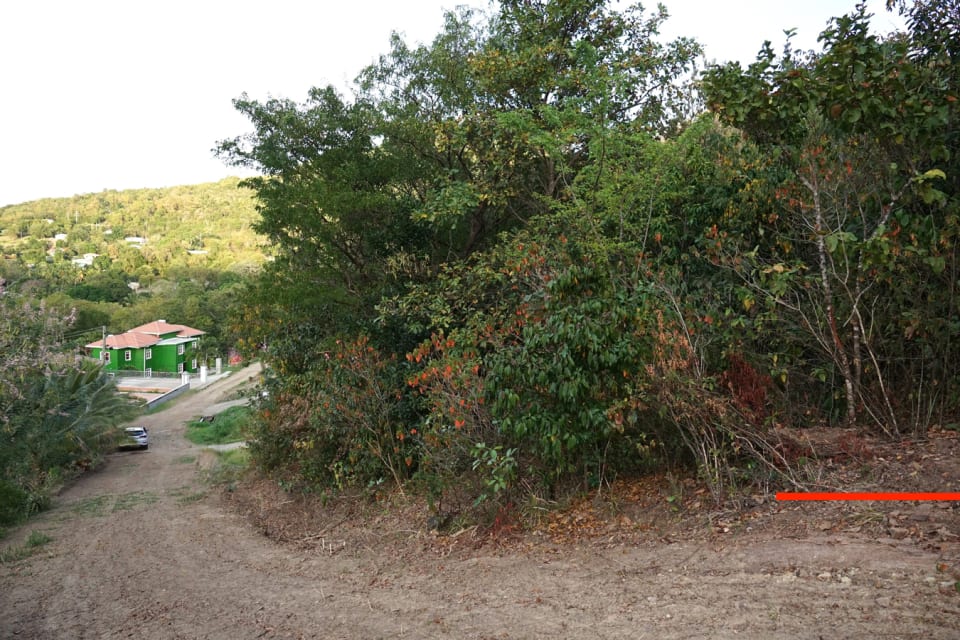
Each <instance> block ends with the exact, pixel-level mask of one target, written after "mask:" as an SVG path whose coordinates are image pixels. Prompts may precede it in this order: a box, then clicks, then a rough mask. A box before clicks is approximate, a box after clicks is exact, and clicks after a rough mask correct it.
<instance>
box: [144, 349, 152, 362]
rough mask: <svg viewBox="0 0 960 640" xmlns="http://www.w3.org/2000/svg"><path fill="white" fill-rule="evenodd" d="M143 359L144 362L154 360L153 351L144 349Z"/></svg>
mask: <svg viewBox="0 0 960 640" xmlns="http://www.w3.org/2000/svg"><path fill="white" fill-rule="evenodd" d="M143 359H144V360H153V349H144V350H143Z"/></svg>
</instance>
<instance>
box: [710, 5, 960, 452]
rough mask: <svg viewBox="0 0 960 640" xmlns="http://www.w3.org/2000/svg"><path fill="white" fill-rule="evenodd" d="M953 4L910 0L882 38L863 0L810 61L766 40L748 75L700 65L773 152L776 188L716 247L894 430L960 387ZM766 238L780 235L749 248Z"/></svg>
mask: <svg viewBox="0 0 960 640" xmlns="http://www.w3.org/2000/svg"><path fill="white" fill-rule="evenodd" d="M944 7H945V8H946V9H945V11H946V13H944V11H943V10H942V9H943V8H944ZM950 11H952V12H954V14H955V12H956V3H945V4H944V5H943V7H941V6H940V5H938V6H937V7H934V6H933V5H932V4H929V3H925V2H919V3H916V4H915V5H913V6H912V9H911V12H912V13H911V16H912V18H911V29H912V30H911V31H910V32H909V33H906V34H895V35H893V36H891V37H889V38H887V39H881V38H880V37H878V36H876V35H873V34H872V33H871V32H870V28H869V26H870V20H869V18H870V16H869V15H868V14H867V13H866V10H865V8H864V6H863V5H858V7H857V8H856V10H855V11H854V12H853V13H851V14H850V15H846V16H842V17H839V18H836V19H835V20H834V21H833V22H832V23H831V25H830V26H829V28H828V29H827V30H826V31H824V32H823V34H821V41H822V42H823V43H824V51H823V53H822V54H820V55H818V56H816V57H815V58H813V59H812V60H806V59H804V58H802V57H799V56H797V55H796V54H795V53H794V52H792V51H791V50H790V49H789V48H787V50H786V51H785V53H784V56H783V57H782V58H781V59H779V60H777V59H776V56H775V55H774V53H773V52H772V51H771V50H770V48H769V46H766V47H765V48H764V49H763V50H762V51H761V53H760V55H759V56H758V59H757V61H756V62H755V63H754V64H752V65H751V66H750V67H749V68H748V69H746V70H743V69H741V68H740V67H739V66H738V65H726V66H721V67H714V68H712V69H710V70H708V72H707V73H706V74H705V76H704V87H705V91H706V94H707V101H708V104H709V105H710V108H711V109H712V110H713V111H714V112H715V113H717V114H719V115H720V117H721V118H723V119H724V120H725V121H727V122H729V123H731V124H733V125H734V126H736V127H738V128H740V129H741V130H742V131H743V132H744V133H745V134H746V135H747V136H748V137H749V139H750V141H751V142H753V143H755V144H756V145H758V147H759V149H760V150H761V151H762V152H763V153H765V154H768V158H769V164H768V166H769V170H768V172H767V179H766V184H767V186H768V191H767V193H768V195H769V196H771V197H769V198H768V199H767V200H765V201H755V202H754V203H752V204H750V205H749V206H748V207H745V208H742V209H740V210H739V211H737V212H736V214H737V216H739V217H741V218H742V219H746V220H750V219H752V220H754V221H756V222H755V224H754V225H753V231H752V232H751V233H750V234H749V236H748V237H746V238H743V241H742V242H740V243H737V242H734V241H732V240H731V241H728V242H727V245H728V247H727V248H728V249H731V251H728V252H727V253H726V255H727V256H728V258H727V263H728V264H733V261H734V260H736V261H737V263H736V264H735V265H734V266H735V267H736V269H737V270H738V271H739V272H740V273H741V274H742V275H744V277H745V282H746V283H747V284H748V285H749V286H750V287H751V288H752V289H753V290H754V291H755V293H757V294H758V295H762V296H763V298H764V299H765V300H767V301H769V302H770V304H772V305H773V306H774V307H776V308H777V309H778V310H779V313H781V314H782V316H783V317H784V318H785V319H787V321H788V322H789V323H790V324H792V325H793V326H794V327H797V328H798V329H800V330H801V331H802V332H803V333H805V334H806V336H807V338H808V339H809V338H810V337H812V338H813V343H814V344H816V345H817V346H818V347H819V349H820V352H821V354H823V355H824V356H826V358H825V360H824V359H822V360H820V363H819V364H818V365H815V369H816V370H817V371H818V372H819V373H818V374H817V375H820V376H821V377H822V378H824V379H826V378H828V377H830V376H832V375H834V372H835V375H836V377H837V379H838V380H839V381H840V385H841V387H842V389H843V391H842V398H843V400H844V405H845V407H844V412H845V415H846V418H847V420H848V421H850V422H855V421H856V420H858V418H859V417H860V414H861V413H863V414H864V415H865V416H867V417H868V418H869V419H870V420H871V421H872V422H873V423H874V424H875V425H877V426H878V427H879V428H880V429H882V430H883V431H885V432H887V433H888V434H891V435H895V434H899V433H901V432H903V431H905V430H906V429H907V428H908V426H909V425H912V427H913V428H915V429H919V430H922V429H923V428H925V426H926V425H927V424H929V421H930V420H931V419H932V418H933V417H934V416H936V415H942V411H944V410H946V408H948V406H950V405H951V404H953V403H954V398H955V395H956V392H955V390H956V385H957V374H958V370H957V368H956V366H955V365H954V363H953V360H954V359H955V358H954V357H953V355H952V354H953V353H954V349H955V345H954V343H955V341H956V327H957V326H958V324H957V307H956V302H955V299H956V278H955V277H953V274H955V273H956V269H957V266H958V265H957V263H956V258H957V238H958V231H960V229H958V226H957V225H958V216H957V213H958V201H957V194H958V192H957V184H958V183H957V176H958V174H960V167H958V166H957V164H956V158H957V157H958V156H957V152H958V151H960V149H958V142H957V140H958V136H957V126H958V125H957V122H958V119H957V86H958V85H957V79H958V75H957V64H956V59H955V56H954V55H953V54H954V53H955V52H953V53H952V49H955V47H953V46H952V45H951V44H949V43H948V42H947V41H946V40H943V38H944V37H946V36H947V35H948V32H947V31H944V28H946V27H945V22H944V20H943V16H944V15H951V14H950ZM947 22H948V21H947ZM931 25H939V26H931ZM953 28H954V29H955V27H953ZM745 204H747V203H745ZM756 205H759V206H760V207H763V208H762V209H759V210H758V209H755V208H753V207H754V206H756ZM763 235H766V236H768V237H769V236H771V235H773V236H775V237H776V239H777V240H776V242H775V243H772V244H771V243H766V244H754V245H752V244H748V243H752V242H753V239H755V238H757V237H758V236H763ZM797 339H798V340H803V339H804V338H802V337H801V336H800V335H799V334H798V335H797ZM933 345H937V347H933ZM917 380H920V381H921V383H920V384H919V385H917V383H916V381H917Z"/></svg>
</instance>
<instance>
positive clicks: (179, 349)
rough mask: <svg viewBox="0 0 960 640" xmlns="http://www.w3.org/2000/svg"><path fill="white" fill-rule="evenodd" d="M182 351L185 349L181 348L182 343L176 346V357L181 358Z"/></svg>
mask: <svg viewBox="0 0 960 640" xmlns="http://www.w3.org/2000/svg"><path fill="white" fill-rule="evenodd" d="M184 351H185V349H184V348H183V344H182V343H181V344H178V345H177V355H178V356H182V355H183V352H184Z"/></svg>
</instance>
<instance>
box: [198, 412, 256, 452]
mask: <svg viewBox="0 0 960 640" xmlns="http://www.w3.org/2000/svg"><path fill="white" fill-rule="evenodd" d="M252 420H253V409H251V408H250V407H247V406H239V407H230V408H229V409H227V410H226V411H224V412H222V413H220V414H218V415H216V416H210V420H209V421H207V420H194V421H193V422H190V423H188V424H187V432H186V438H187V440H189V441H190V442H192V443H193V444H228V443H230V442H239V441H241V440H245V439H246V433H247V428H248V426H249V425H250V423H251V421H252Z"/></svg>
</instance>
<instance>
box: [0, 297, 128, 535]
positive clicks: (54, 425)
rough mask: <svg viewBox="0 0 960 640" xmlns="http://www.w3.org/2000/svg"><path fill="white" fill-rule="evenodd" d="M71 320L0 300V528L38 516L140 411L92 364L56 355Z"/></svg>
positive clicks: (41, 308) (64, 354) (110, 447)
mask: <svg viewBox="0 0 960 640" xmlns="http://www.w3.org/2000/svg"><path fill="white" fill-rule="evenodd" d="M72 320H73V318H72V317H70V316H68V317H63V316H61V315H59V314H57V313H55V312H53V311H51V310H49V309H47V308H46V307H45V306H43V305H42V304H41V305H39V306H33V305H32V304H30V303H29V302H24V301H22V300H20V299H19V298H18V297H16V296H13V295H7V296H3V297H0V527H7V526H11V525H13V524H16V523H18V522H20V521H22V520H23V519H24V518H26V517H27V516H29V515H31V514H33V513H35V512H37V511H40V510H42V509H45V508H46V507H47V506H48V505H49V503H50V500H51V497H52V496H53V495H54V494H55V493H56V491H58V490H59V489H60V487H61V486H63V484H64V483H66V482H68V481H70V480H71V479H73V478H74V477H75V476H76V475H78V474H80V473H82V472H83V471H86V470H88V469H90V468H93V467H94V466H96V465H97V464H98V463H99V462H100V460H101V459H102V458H103V456H104V455H105V454H106V453H107V452H109V451H112V450H113V449H114V448H115V447H116V445H117V442H118V441H119V437H120V433H119V430H118V428H117V427H118V426H119V425H120V424H122V423H123V422H125V421H127V420H130V419H132V418H133V417H135V416H136V415H139V412H140V410H141V403H139V402H136V401H132V400H131V399H130V398H128V397H127V396H125V395H122V394H120V393H118V392H117V391H116V387H115V385H114V383H113V381H112V379H110V378H108V377H107V376H106V375H104V374H103V372H102V371H101V369H100V367H99V366H98V365H97V364H96V363H93V362H90V361H87V360H85V359H83V358H80V357H78V356H76V355H75V354H73V353H71V352H69V351H65V350H64V349H63V348H62V347H63V332H64V331H65V330H67V329H69V327H70V323H71V322H72Z"/></svg>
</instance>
